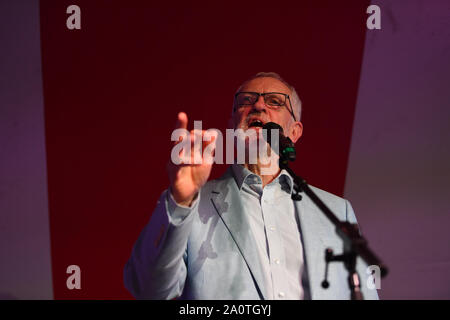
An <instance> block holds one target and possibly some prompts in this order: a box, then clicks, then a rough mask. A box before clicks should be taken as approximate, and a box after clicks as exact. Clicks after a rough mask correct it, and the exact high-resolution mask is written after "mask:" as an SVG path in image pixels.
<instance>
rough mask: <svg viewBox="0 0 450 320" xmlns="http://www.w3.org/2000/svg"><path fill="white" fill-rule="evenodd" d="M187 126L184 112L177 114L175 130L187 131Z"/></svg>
mask: <svg viewBox="0 0 450 320" xmlns="http://www.w3.org/2000/svg"><path fill="white" fill-rule="evenodd" d="M187 125H188V117H187V114H186V113H184V112H179V113H178V119H177V124H176V126H175V129H187Z"/></svg>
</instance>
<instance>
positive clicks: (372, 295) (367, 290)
mask: <svg viewBox="0 0 450 320" xmlns="http://www.w3.org/2000/svg"><path fill="white" fill-rule="evenodd" d="M346 209H347V211H346V219H347V221H348V222H350V223H357V221H356V216H355V213H354V211H353V208H352V205H351V204H350V202H349V201H347V200H346ZM368 267H369V266H368V265H367V263H366V262H365V261H364V260H363V259H361V258H360V257H358V258H357V260H356V271H357V272H358V275H359V278H360V282H361V291H362V293H363V297H364V300H378V299H379V298H378V293H377V290H376V286H375V284H373V278H372V276H371V273H370V272H371V271H370V270H371V269H370V268H368ZM371 267H373V266H371ZM376 281H380V279H376Z"/></svg>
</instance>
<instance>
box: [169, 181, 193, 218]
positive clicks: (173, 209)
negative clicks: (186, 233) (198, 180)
mask: <svg viewBox="0 0 450 320" xmlns="http://www.w3.org/2000/svg"><path fill="white" fill-rule="evenodd" d="M199 199H200V191H199V192H198V193H197V195H196V196H195V198H194V200H193V201H192V203H191V205H190V206H189V207H187V206H183V205H180V204H178V203H177V202H176V201H175V199H174V198H173V196H172V193H171V192H170V188H169V189H167V212H168V215H169V219H170V222H172V223H173V224H175V225H179V224H181V223H182V222H183V221H184V220H186V218H187V217H188V216H189V215H190V213H191V212H192V211H195V210H197V207H198V203H199Z"/></svg>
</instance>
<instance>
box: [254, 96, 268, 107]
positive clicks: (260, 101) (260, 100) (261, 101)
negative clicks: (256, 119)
mask: <svg viewBox="0 0 450 320" xmlns="http://www.w3.org/2000/svg"><path fill="white" fill-rule="evenodd" d="M266 107H267V106H266V103H265V102H264V97H263V96H259V97H258V100H256V102H255V103H254V104H253V107H252V109H255V110H258V111H263V110H265V109H266Z"/></svg>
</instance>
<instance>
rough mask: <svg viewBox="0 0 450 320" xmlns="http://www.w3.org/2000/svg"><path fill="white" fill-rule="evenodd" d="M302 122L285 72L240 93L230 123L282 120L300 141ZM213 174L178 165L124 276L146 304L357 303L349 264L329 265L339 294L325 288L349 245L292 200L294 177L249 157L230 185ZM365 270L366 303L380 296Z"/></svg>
mask: <svg viewBox="0 0 450 320" xmlns="http://www.w3.org/2000/svg"><path fill="white" fill-rule="evenodd" d="M300 116H301V102H300V99H299V97H298V95H297V93H296V91H295V89H294V88H293V87H292V86H290V85H289V84H288V83H287V82H285V81H284V80H283V79H282V78H281V77H280V76H279V75H278V74H276V73H258V74H257V75H255V76H254V77H252V78H251V79H249V80H247V81H245V82H244V83H243V84H242V85H241V87H240V88H239V89H238V90H237V92H236V95H235V99H234V105H233V112H232V115H231V120H230V124H231V125H232V126H233V128H234V129H242V130H243V131H244V132H245V131H247V130H256V131H259V130H261V128H262V127H263V126H264V125H265V124H266V123H268V122H274V123H276V124H278V125H280V126H281V128H282V129H283V133H284V135H285V136H286V137H288V138H290V139H291V140H292V142H294V143H295V142H296V141H298V140H299V139H300V137H301V136H302V131H303V126H302V123H301V122H300ZM187 125H188V119H187V115H186V114H184V113H179V114H178V124H177V127H178V128H181V129H187ZM194 134H195V133H194V132H193V131H192V132H191V135H194ZM210 143H214V141H213V140H211V141H210V142H204V143H203V144H202V148H206V147H208V145H209V144H210ZM194 153H195V152H194ZM200 154H201V153H200ZM198 155H199V154H197V155H196V154H192V155H191V156H192V157H194V156H198ZM203 156H206V155H203ZM258 160H260V159H258ZM211 168H212V163H211V161H202V162H201V163H193V162H190V161H186V162H182V163H178V164H174V163H173V162H172V161H169V163H168V174H169V180H170V186H169V188H168V189H167V190H165V191H164V192H163V193H162V195H161V197H160V199H159V201H158V203H157V205H156V208H155V209H154V212H153V214H152V216H151V219H150V222H149V223H148V225H147V226H146V227H145V228H144V230H143V231H142V232H141V234H140V236H139V238H138V240H137V241H136V243H135V245H134V247H133V250H132V253H131V257H130V259H129V260H128V262H127V264H126V266H125V269H124V282H125V286H126V288H127V289H128V290H129V291H130V292H131V293H132V294H133V295H134V296H135V297H136V298H138V299H174V298H182V299H229V300H234V299H245V300H255V299H271V300H273V299H275V300H283V299H290V300H303V299H349V298H350V289H349V285H348V282H347V279H348V271H347V270H346V269H345V267H344V265H343V264H342V263H334V264H332V265H331V266H330V267H329V271H328V281H329V283H330V287H329V288H327V289H325V288H323V287H322V286H321V283H322V280H323V279H324V272H325V259H324V252H325V249H326V248H332V249H334V250H336V251H337V252H340V251H342V246H343V243H342V240H341V238H340V237H339V236H338V235H337V234H336V231H335V227H334V225H333V224H332V223H331V222H330V221H328V219H327V218H326V217H325V216H324V215H323V214H322V212H320V210H319V209H318V208H317V207H316V206H315V204H314V203H313V202H312V201H311V200H310V199H309V198H308V197H307V196H303V198H302V200H301V201H294V200H292V193H293V192H295V191H294V190H293V189H294V185H293V184H294V183H293V178H292V177H291V176H290V175H289V174H288V173H287V172H286V170H280V169H279V168H277V170H274V171H273V170H272V171H273V172H271V173H270V174H267V172H264V170H263V169H264V165H263V164H262V161H249V157H248V155H246V157H245V162H244V163H242V164H238V163H235V164H232V165H231V166H230V167H229V168H228V170H227V172H226V173H225V174H224V175H223V176H222V177H221V178H220V179H217V180H212V181H208V177H209V175H210V172H211ZM311 188H312V189H313V190H314V192H315V193H316V194H317V195H318V196H319V198H320V199H321V200H322V201H323V202H324V203H325V204H326V205H327V206H328V207H329V208H330V209H331V210H332V211H333V212H334V213H335V214H336V216H337V217H338V218H339V219H340V220H341V221H348V222H352V223H355V222H356V219H355V215H354V213H353V210H352V207H351V205H350V203H349V202H348V201H347V200H345V199H342V198H340V197H337V196H335V195H332V194H330V193H328V192H325V191H323V190H320V189H318V188H314V187H311ZM356 267H357V270H358V273H359V275H360V277H361V290H362V292H363V294H364V298H365V299H377V298H378V296H377V293H376V290H373V289H372V290H371V289H369V288H368V287H367V285H366V279H367V274H366V265H365V264H364V263H363V262H362V260H360V259H358V261H357V266H356Z"/></svg>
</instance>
